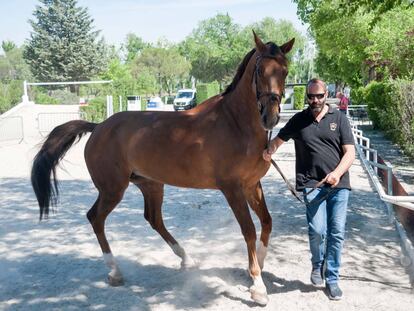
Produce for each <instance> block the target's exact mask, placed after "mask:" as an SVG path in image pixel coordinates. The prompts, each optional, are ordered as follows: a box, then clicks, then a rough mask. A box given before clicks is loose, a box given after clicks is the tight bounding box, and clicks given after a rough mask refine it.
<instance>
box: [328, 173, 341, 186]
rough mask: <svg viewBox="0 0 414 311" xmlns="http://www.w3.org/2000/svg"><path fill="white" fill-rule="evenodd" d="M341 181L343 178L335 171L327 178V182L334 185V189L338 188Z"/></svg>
mask: <svg viewBox="0 0 414 311" xmlns="http://www.w3.org/2000/svg"><path fill="white" fill-rule="evenodd" d="M340 180H341V176H340V175H339V174H338V173H337V172H335V171H333V172H330V173H329V174H328V175H326V177H325V182H326V183H328V184H330V185H332V187H336V186H337V185H338V183H339V181H340Z"/></svg>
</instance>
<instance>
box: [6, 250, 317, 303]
mask: <svg viewBox="0 0 414 311" xmlns="http://www.w3.org/2000/svg"><path fill="white" fill-rule="evenodd" d="M118 262H119V265H120V267H121V269H122V270H123V271H125V272H124V275H125V284H124V285H123V286H120V287H111V286H109V285H108V284H107V282H106V281H104V280H105V277H106V271H105V270H106V269H104V268H103V261H102V260H101V259H97V258H80V257H78V256H75V255H67V254H65V255H51V254H39V255H34V256H32V257H31V258H26V259H25V260H24V262H19V261H4V260H2V266H3V267H4V266H5V267H6V270H5V271H4V272H3V273H2V274H3V276H2V277H0V279H1V281H2V282H1V285H0V291H1V292H2V294H1V300H0V306H1V304H2V303H3V304H4V303H5V302H7V303H9V304H10V305H11V306H12V307H13V309H19V310H20V309H21V310H29V309H30V310H51V309H61V310H69V309H71V310H80V309H111V310H134V308H135V309H137V310H145V311H146V310H153V309H154V308H156V306H160V305H172V306H174V307H175V308H176V309H180V310H184V309H188V308H197V307H200V308H206V307H208V306H212V305H214V304H215V301H216V300H218V299H219V298H220V297H226V298H228V299H231V300H234V301H239V302H241V303H243V304H245V305H246V306H248V307H254V306H257V304H255V303H254V302H253V301H252V300H251V299H250V294H249V291H248V287H249V286H250V285H251V280H250V277H249V275H248V273H247V271H246V270H245V269H241V268H236V267H221V268H219V267H214V268H207V269H203V268H193V269H189V270H181V269H176V268H171V267H166V266H162V265H152V264H151V265H143V264H141V263H139V262H138V261H132V260H130V259H128V258H123V257H120V258H118ZM79 267H82V275H79V274H78V273H79ZM262 276H263V280H264V282H265V284H266V286H267V289H268V294H269V295H276V294H281V293H287V292H290V291H297V290H299V291H301V292H312V291H317V290H318V289H316V288H314V287H312V286H311V285H307V284H304V283H302V282H301V281H296V280H295V281H289V280H285V279H283V278H279V277H277V276H275V275H274V274H273V273H270V272H263V274H262ZM28 284H31V285H30V286H28ZM114 306H115V307H114Z"/></svg>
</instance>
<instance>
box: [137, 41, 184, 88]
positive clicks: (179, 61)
mask: <svg viewBox="0 0 414 311" xmlns="http://www.w3.org/2000/svg"><path fill="white" fill-rule="evenodd" d="M190 68H191V64H190V63H189V62H188V61H187V60H186V59H185V58H184V57H183V56H182V55H181V54H180V53H179V51H178V48H177V47H176V46H173V45H170V44H169V43H168V42H159V43H158V44H157V46H153V47H148V48H145V49H144V50H142V52H141V54H140V55H139V56H138V57H137V58H136V59H135V61H134V65H133V69H132V71H133V74H134V75H135V76H136V77H139V76H141V75H143V74H144V75H147V74H148V73H151V74H152V75H153V76H154V77H155V79H156V81H157V84H158V87H159V89H158V93H159V95H162V94H163V93H164V92H167V93H168V94H171V93H172V92H173V91H174V90H175V88H176V87H177V86H178V85H179V84H180V82H182V81H183V80H185V79H186V78H187V77H188V75H189V72H190Z"/></svg>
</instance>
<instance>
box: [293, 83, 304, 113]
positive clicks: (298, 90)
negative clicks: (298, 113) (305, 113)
mask: <svg viewBox="0 0 414 311" xmlns="http://www.w3.org/2000/svg"><path fill="white" fill-rule="evenodd" d="M305 94H306V87H305V86H303V85H297V86H294V87H293V109H295V110H302V109H303V108H304V107H305Z"/></svg>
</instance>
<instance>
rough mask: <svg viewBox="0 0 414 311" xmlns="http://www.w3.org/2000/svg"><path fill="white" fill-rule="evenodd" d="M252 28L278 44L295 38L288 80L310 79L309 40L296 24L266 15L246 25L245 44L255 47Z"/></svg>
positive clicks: (244, 32) (300, 80) (243, 34)
mask: <svg viewBox="0 0 414 311" xmlns="http://www.w3.org/2000/svg"><path fill="white" fill-rule="evenodd" d="M252 29H253V30H254V31H255V32H256V33H257V34H258V35H259V37H260V38H262V39H263V40H264V42H266V41H272V42H274V43H276V44H278V45H282V44H284V43H285V42H288V41H289V40H291V39H292V38H295V44H294V45H293V49H292V51H291V52H289V54H287V57H288V58H289V60H290V65H289V75H288V78H287V80H288V81H292V82H303V81H306V80H308V79H309V78H308V76H309V70H311V68H310V66H311V64H310V60H309V57H308V55H306V51H307V50H306V49H307V48H308V45H307V44H309V42H308V40H307V38H306V37H305V36H303V35H302V34H301V33H300V32H299V31H298V30H296V29H295V26H294V25H293V24H292V23H291V22H290V21H286V20H283V19H282V20H278V21H276V20H275V19H274V18H272V17H265V18H264V19H262V20H261V21H259V22H257V23H253V24H251V25H248V26H246V27H245V28H244V29H243V31H242V36H243V38H244V41H245V43H244V45H245V46H246V47H249V46H251V47H252V48H253V47H254V44H253V40H252Z"/></svg>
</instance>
